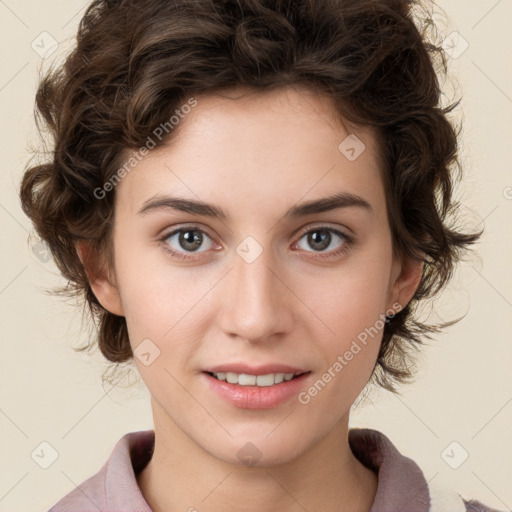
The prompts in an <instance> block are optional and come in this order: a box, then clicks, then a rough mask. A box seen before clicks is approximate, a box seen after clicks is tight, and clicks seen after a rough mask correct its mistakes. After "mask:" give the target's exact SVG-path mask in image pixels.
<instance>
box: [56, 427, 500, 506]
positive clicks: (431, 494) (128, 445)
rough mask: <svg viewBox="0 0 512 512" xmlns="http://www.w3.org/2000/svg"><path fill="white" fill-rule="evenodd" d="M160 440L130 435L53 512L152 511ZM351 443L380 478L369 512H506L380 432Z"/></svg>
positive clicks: (360, 434)
mask: <svg viewBox="0 0 512 512" xmlns="http://www.w3.org/2000/svg"><path fill="white" fill-rule="evenodd" d="M154 441H155V434H154V431H153V430H144V431H139V432H130V433H128V434H125V435H124V436H123V437H122V438H121V439H120V440H119V441H118V442H117V444H116V446H115V447H114V450H113V451H112V454H111V455H110V457H109V459H108V460H107V462H106V463H105V464H104V465H103V467H102V468H101V469H100V470H99V471H98V472H97V473H96V474H94V475H93V476H91V477H90V478H88V479H87V480H85V482H83V483H82V484H80V485H79V486H78V487H76V488H75V489H73V490H72V491H70V492H69V493H68V494H67V495H66V496H64V497H63V498H62V499H61V500H60V501H59V502H57V503H56V504H55V505H54V506H53V507H52V508H51V509H50V510H49V511H48V512H98V511H100V512H152V511H151V508H150V507H149V505H148V504H147V503H146V501H145V499H144V496H143V495H142V493H141V491H140V489H139V486H138V485H137V479H136V474H137V473H139V472H140V471H141V470H142V469H143V468H144V467H145V466H146V464H147V463H148V462H149V460H150V459H151V457H152V455H153V448H154ZM349 444H350V447H351V449H352V452H353V453H354V455H355V456H356V457H357V458H358V459H359V460H360V461H361V463H362V464H364V465H365V466H366V467H368V468H369V469H371V470H373V471H374V472H375V473H377V475H378V487H377V493H376V495H375V499H374V502H373V504H372V507H371V509H370V511H369V512H400V511H401V512H413V511H414V512H459V511H463V512H500V511H498V510H496V509H492V508H489V507H487V506H485V505H484V504H482V503H480V502H479V501H476V500H466V499H464V498H463V497H462V496H460V495H459V494H458V493H456V492H455V491H451V490H446V489H442V488H439V487H438V486H437V484H436V485H432V483H431V484H430V485H429V484H428V482H427V480H426V479H425V476H424V474H423V472H422V471H421V469H420V468H419V466H418V465H417V464H416V463H415V462H414V461H413V460H411V459H410V458H408V457H405V456H404V455H402V454H401V453H400V452H399V451H398V449H397V448H396V447H395V446H394V445H393V443H392V442H391V441H390V440H389V439H388V438H387V437H386V436H385V435H384V434H382V433H381V432H379V431H377V430H373V429H367V428H352V429H350V430H349Z"/></svg>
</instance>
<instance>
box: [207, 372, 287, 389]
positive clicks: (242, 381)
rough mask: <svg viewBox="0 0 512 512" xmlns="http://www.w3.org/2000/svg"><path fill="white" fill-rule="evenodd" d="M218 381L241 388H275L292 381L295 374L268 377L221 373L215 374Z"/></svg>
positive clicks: (277, 374)
mask: <svg viewBox="0 0 512 512" xmlns="http://www.w3.org/2000/svg"><path fill="white" fill-rule="evenodd" d="M213 376H214V377H216V378H217V379H218V380H224V381H227V382H229V383H230V384H238V385H239V386H262V387H265V386H273V385H274V384H280V383H281V382H283V381H287V380H292V379H293V377H294V376H295V374H294V373H269V374H267V375H248V374H247V373H233V372H219V373H213Z"/></svg>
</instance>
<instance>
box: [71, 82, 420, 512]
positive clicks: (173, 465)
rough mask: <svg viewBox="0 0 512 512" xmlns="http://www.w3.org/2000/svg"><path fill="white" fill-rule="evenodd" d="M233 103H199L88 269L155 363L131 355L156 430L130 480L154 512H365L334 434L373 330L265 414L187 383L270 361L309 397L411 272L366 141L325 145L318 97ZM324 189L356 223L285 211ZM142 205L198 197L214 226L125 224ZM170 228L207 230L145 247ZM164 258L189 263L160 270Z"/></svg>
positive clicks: (366, 491)
mask: <svg viewBox="0 0 512 512" xmlns="http://www.w3.org/2000/svg"><path fill="white" fill-rule="evenodd" d="M241 92H242V90H241V89H239V90H238V91H237V92H236V94H235V91H233V92H231V93H230V95H227V94H226V93H224V94H223V95H222V96H221V95H207V96H200V97H198V98H197V100H198V104H197V106H196V107H194V108H193V109H192V110H191V112H190V113H189V114H187V115H186V116H185V117H184V119H182V120H181V121H180V125H179V131H177V132H176V133H175V134H174V135H175V136H174V137H173V138H172V140H171V141H169V143H168V144H167V145H166V146H163V147H160V148H158V149H155V150H152V151H150V153H149V154H148V155H147V156H146V157H145V158H144V159H143V160H142V161H141V162H140V163H139V164H138V165H137V167H136V169H135V170H134V171H132V172H131V173H130V174H128V175H127V176H126V177H125V178H123V180H122V181H121V183H120V184H119V185H118V186H117V189H116V192H115V193H116V220H115V225H114V232H113V233H114V234H113V237H114V238H113V240H114V250H115V259H114V261H115V268H114V269H110V271H109V272H108V273H107V272H97V273H96V274H93V273H92V270H91V273H90V282H91V286H92V288H93V290H94V293H95V294H96V296H97V298H98V300H99V301H100V302H101V304H102V305H103V306H104V307H105V308H106V309H107V310H109V311H111V312H112V313H114V314H117V315H122V316H125V317H126V321H127V325H128V331H129V336H130V343H131V345H132V348H133V349H134V350H135V349H136V347H137V346H138V345H139V344H140V343H141V342H142V341H143V340H145V339H150V340H151V342H152V343H154V345H156V346H157V347H158V348H159V350H160V355H159V357H157V358H156V359H155V360H154V361H153V362H152V363H151V364H150V365H148V366H146V365H144V364H142V363H141V361H139V360H138V359H137V358H136V359H135V360H136V363H137V367H138V370H139V372H140V375H141V377H142V379H143V381H144V382H145V384H146V385H147V387H148V389H149V391H150V393H151V395H152V410H153V417H154V429H155V451H154V455H153V457H152V459H151V461H150V462H149V464H148V465H147V466H146V468H144V470H143V471H142V472H141V473H140V474H139V475H137V479H138V484H139V486H140V488H141V492H142V493H143V495H144V497H145V499H146V501H148V503H149V505H150V506H151V508H152V509H153V510H155V511H156V512H160V511H162V512H163V511H166V510H194V509H197V510H201V511H218V510H222V509H226V508H230V509H233V510H240V511H260V510H266V511H274V510H275V511H277V510H279V511H299V510H301V511H302V510H304V509H306V510H308V511H310V512H315V511H318V512H320V511H335V510H336V511H337V510H340V509H341V508H343V509H346V510H353V511H360V512H363V511H368V510H369V509H370V508H371V505H372V502H373V500H374V497H375V492H376V489H377V476H376V474H375V473H374V472H373V471H371V470H370V469H368V468H366V467H365V466H363V465H362V464H361V463H360V462H359V461H358V460H357V458H356V457H355V456H354V455H353V453H352V451H351V449H350V446H349V444H348V420H349V412H350V407H351V405H352V404H353V402H354V401H355V399H356V398H357V396H358V395H359V394H360V392H361V390H362V389H363V388H364V386H365V385H366V383H367V381H368V379H369V377H370V375H371V372H372V369H373V367H374V364H375V361H376V358H377V354H378V350H379V344H380V341H381V336H382V331H379V334H378V335H377V336H374V337H373V338H371V339H370V340H369V342H368V344H367V345H366V346H364V347H363V348H362V350H361V351H360V352H359V353H358V354H357V355H356V356H354V358H353V359H352V360H351V361H350V362H349V363H348V364H347V365H346V366H344V368H343V370H342V371H341V372H339V373H337V374H336V377H335V378H333V379H332V380H331V382H329V383H328V385H326V386H325V388H324V389H322V391H321V392H319V393H318V394H317V395H316V396H315V397H313V398H312V399H311V400H310V402H309V403H308V404H307V405H303V404H301V403H300V402H299V401H298V400H297V397H296V396H294V397H293V398H292V399H290V400H288V401H287V402H286V403H284V404H283V405H280V406H278V407H275V408H271V409H265V410H248V409H242V408H238V407H235V406H234V405H232V404H229V403H226V402H225V401H223V400H222V399H221V398H220V397H218V396H217V395H216V394H214V393H213V392H212V391H211V390H210V389H209V388H208V387H207V386H205V384H204V381H203V379H202V378H201V376H202V375H201V371H202V370H203V369H204V368H205V367H207V366H211V365H216V364H221V363H226V362H247V363H249V364H263V363H269V362H278V363H285V364H290V365H293V366H298V367H301V368H306V369H309V370H310V371H311V373H310V375H309V376H308V378H307V380H306V382H305V384H304V386H303V388H302V389H303V390H307V389H308V388H309V387H310V386H311V385H312V384H313V383H314V382H315V381H316V380H317V379H318V378H320V377H321V375H322V374H323V373H324V372H325V371H327V370H328V368H329V367H332V365H333V363H334V362H335V361H336V360H337V357H338V355H340V354H344V353H345V351H346V350H348V349H349V348H350V346H351V343H352V342H353V340H355V339H356V338H357V336H358V334H359V333H361V332H362V331H364V330H365V328H368V327H370V326H375V325H376V322H377V320H378V319H379V316H380V315H382V314H385V312H386V311H387V310H389V309H390V308H392V306H393V304H396V303H399V304H401V305H402V306H405V304H407V302H408V301H409V300H410V299H411V297H412V296H413V294H414V291H415V290H416V288H417V286H418V283H419V279H420V275H421V262H417V261H410V260H405V261H400V260H399V259H398V258H397V257H395V256H394V255H393V249H392V241H391V234H390V228H389V224H388V220H387V213H386V202H385V195H384V194H385V192H384V186H383V182H382V178H381V173H380V170H379V167H378V153H377V151H378V149H377V145H376V139H375V134H374V133H373V132H372V131H371V130H370V129H367V128H366V129H363V128H360V129H359V130H358V132H357V136H358V137H359V138H360V139H361V140H362V141H363V142H364V144H365V146H366V149H365V150H364V151H363V153H362V154H361V155H360V156H359V157H358V158H356V159H355V160H354V161H350V160H348V159H347V158H346V157H345V156H344V154H342V153H341V152H340V150H339V149H338V145H339V144H340V143H341V142H342V141H343V140H344V139H345V138H346V137H347V136H348V135H349V133H355V132H351V131H348V130H347V129H346V128H345V124H346V123H344V122H343V120H342V118H341V117H339V116H338V117H336V116H335V114H334V112H335V110H334V106H333V104H332V103H330V100H329V99H328V98H325V97H323V96H320V95H319V94H317V93H314V92H312V91H310V90H307V89H302V88H297V87H293V88H284V89H283V88H282V89H278V90H274V91H271V92H268V91H267V92H264V93H261V92H257V93H252V94H251V93H249V92H247V91H245V92H247V94H243V95H242V94H241ZM334 192H349V193H352V194H356V195H358V196H360V197H361V198H363V199H365V200H366V201H367V202H368V203H369V204H370V205H371V209H368V208H361V207H357V206H350V207H346V208H339V209H336V210H332V211H328V212H324V213H317V214H312V215H309V216H305V217H301V218H299V219H295V220H286V219H285V218H284V214H285V212H286V211H287V209H288V208H290V207H291V206H293V205H296V204H298V203H303V202H305V201H309V200H314V199H320V198H322V197H326V196H328V195H330V194H332V193H334ZM157 193H160V194H168V195H173V196H177V197H183V198H187V199H192V200H194V199H195V200H197V199H199V200H202V201H207V202H209V203H213V204H215V205H216V206H218V207H221V208H222V209H223V210H224V211H225V212H226V213H227V214H228V216H229V217H228V219H227V220H225V221H221V220H219V219H213V218H209V217H206V216H198V215H193V214H190V213H184V212H179V211H176V210H171V209H168V210H160V211H152V212H147V213H145V214H142V215H141V214H138V213H137V212H138V211H139V210H140V209H141V207H142V205H143V204H144V203H145V202H146V201H147V200H148V199H150V198H151V197H152V196H154V195H155V194H157ZM184 225H185V226H184ZM183 226H184V227H186V228H189V229H190V228H191V227H194V228H199V229H203V230H204V231H206V233H207V235H205V236H204V238H203V244H202V245H201V247H200V248H199V250H198V251H195V252H192V251H190V250H188V252H187V248H186V247H188V246H186V247H185V248H184V247H183V245H180V243H179V234H178V235H174V236H173V237H172V238H167V241H161V240H160V239H161V238H162V237H163V236H164V235H166V234H167V233H170V232H171V231H172V230H173V229H176V228H178V227H183ZM301 228H302V229H301ZM315 228H316V229H318V228H323V229H326V228H333V229H337V230H339V231H341V232H343V233H346V234H348V235H350V236H351V237H352V243H351V244H348V242H347V241H346V240H345V239H341V238H338V237H337V236H336V235H335V234H333V233H332V232H331V235H332V238H331V242H330V244H329V246H328V247H327V248H326V249H323V250H322V249H318V248H316V247H317V246H316V245H314V243H313V242H312V241H311V239H309V240H308V236H307V233H308V232H311V231H314V230H315ZM299 230H300V231H299ZM322 232H323V231H322ZM192 234H193V233H192ZM247 236H251V237H253V238H254V239H255V240H256V241H257V243H258V244H259V245H260V247H261V248H262V253H261V254H260V255H259V257H258V258H257V259H256V260H255V261H253V262H251V263H248V262H246V261H245V260H244V259H243V258H242V257H240V256H239V254H238V253H237V251H236V249H237V247H238V246H239V244H240V243H241V242H242V241H243V240H244V239H245V238H246V237H247ZM166 244H167V246H171V247H172V249H174V250H175V251H178V252H181V253H182V254H185V255H187V254H188V255H189V256H190V257H191V259H190V260H188V261H184V260H180V259H176V258H174V257H172V256H171V255H170V254H169V253H168V252H167V251H166V250H165V246H166ZM340 248H344V249H345V250H344V252H343V253H342V254H341V255H338V256H333V254H334V253H335V251H336V250H337V249H340ZM79 252H80V255H81V258H82V261H83V262H84V265H85V266H86V268H88V269H92V268H95V265H96V264H97V262H98V261H99V260H100V259H101V255H96V254H93V253H91V251H88V250H87V247H86V246H85V245H83V244H82V245H80V246H79ZM315 255H316V256H322V255H323V256H324V257H323V258H321V257H319V258H317V259H315ZM96 268H97V267H96ZM378 325H380V324H378ZM247 442H251V443H252V444H254V445H255V446H256V447H257V448H258V450H259V452H260V453H261V458H260V460H259V461H258V463H257V464H256V465H254V466H252V467H249V466H247V465H244V464H243V463H242V462H241V461H240V460H239V458H238V456H237V452H238V451H239V450H240V448H241V447H243V446H244V445H245V444H246V443H247ZM205 497H206V498H205ZM192 507H194V508H192Z"/></svg>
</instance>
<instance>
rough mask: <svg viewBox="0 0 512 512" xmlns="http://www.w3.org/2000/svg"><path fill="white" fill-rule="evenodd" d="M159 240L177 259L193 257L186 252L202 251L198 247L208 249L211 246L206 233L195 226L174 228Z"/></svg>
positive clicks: (211, 243) (210, 240)
mask: <svg viewBox="0 0 512 512" xmlns="http://www.w3.org/2000/svg"><path fill="white" fill-rule="evenodd" d="M161 241H162V242H163V243H164V248H165V249H166V250H167V251H169V252H170V253H171V255H172V256H174V257H177V258H178V259H194V258H191V257H190V256H187V254H186V253H195V252H204V251H201V250H200V249H201V248H203V249H205V250H208V249H211V248H212V246H213V242H212V239H211V238H210V237H209V236H208V234H207V233H206V232H205V231H203V230H202V229H199V228H196V227H182V228H180V229H175V230H174V231H171V232H170V233H167V234H166V235H165V236H163V237H162V238H161ZM208 241H209V242H208ZM205 246H206V247H205Z"/></svg>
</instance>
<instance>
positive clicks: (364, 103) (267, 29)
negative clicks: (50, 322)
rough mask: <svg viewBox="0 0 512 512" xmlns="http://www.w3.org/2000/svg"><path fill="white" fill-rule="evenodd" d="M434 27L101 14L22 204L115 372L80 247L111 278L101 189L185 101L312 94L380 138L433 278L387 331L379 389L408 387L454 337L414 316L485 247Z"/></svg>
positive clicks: (384, 21)
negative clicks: (464, 189) (471, 215)
mask: <svg viewBox="0 0 512 512" xmlns="http://www.w3.org/2000/svg"><path fill="white" fill-rule="evenodd" d="M432 28H434V29H435V24H434V22H433V18H432V15H431V14H430V13H429V9H428V6H427V4H426V0H425V2H423V3H422V2H421V1H420V0H418V1H413V0H343V1H342V0H193V1H192V0H184V1H178V0H144V1H137V0H124V1H123V0H118V1H113V0H111V1H106V0H96V1H94V2H93V3H92V4H91V5H90V6H89V7H88V9H87V11H86V13H85V15H84V17H83V19H82V20H81V22H80V26H79V30H78V35H77V44H76V46H75V47H74V48H73V50H72V51H71V52H70V53H69V55H68V56H67V57H66V60H65V62H64V64H63V65H62V66H59V67H57V68H56V69H51V70H49V71H48V72H47V73H46V75H45V76H44V77H43V78H42V79H41V82H40V84H39V88H38V91H37V96H36V119H37V121H38V125H39V127H40V129H41V128H42V127H45V128H48V129H49V130H50V132H51V135H52V140H53V142H54V151H53V153H52V155H51V159H50V160H48V161H46V162H43V163H40V164H38V165H33V166H31V167H30V166H27V169H26V171H25V174H24V176H23V179H22V183H21V188H20V198H21V204H22V208H23V210H24V212H25V213H26V214H27V215H28V217H29V218H30V219H31V220H32V222H33V223H34V225H35V229H36V231H37V233H38V235H39V236H40V237H41V238H42V239H43V240H44V241H45V242H46V244H47V245H48V247H49V249H50V251H51V253H52V255H53V258H54V261H55V262H56V265H57V266H58V268H59V270H60V271H61V273H62V275H63V276H64V277H65V278H66V279H67V280H68V284H67V286H66V287H64V288H61V289H59V290H56V292H57V293H64V294H70V295H73V296H79V295H81V294H83V295H84V299H85V301H86V303H87V304H88V306H89V310H90V313H91V314H92V317H93V319H94V320H95V321H96V322H97V326H98V340H97V343H98V345H99V348H100V350H101V352H102V353H103V355H104V356H105V357H106V358H107V359H108V360H109V361H111V362H113V363H121V362H124V361H128V360H130V359H131V358H132V357H133V354H132V350H131V347H130V343H129V339H128V332H127V326H126V321H125V318H124V317H121V316H116V315H114V314H112V313H110V312H109V311H107V310H105V309H104V308H103V307H102V306H101V304H100V303H99V302H98V300H97V298H96V297H95V295H94V293H93V291H92V289H91V287H90V285H89V282H88V278H87V275H86V272H85V269H84V266H83V265H82V263H81V260H80V258H79V256H78V254H77V249H76V244H77V242H79V241H87V242H89V243H90V244H91V247H92V248H94V249H95V250H98V251H100V253H101V254H104V255H105V257H106V261H107V262H108V265H109V266H110V268H114V267H113V263H114V262H113V257H112V247H111V244H112V239H111V234H112V232H111V231H112V226H113V222H112V221H113V218H114V198H115V190H113V191H112V192H111V193H108V194H104V197H102V198H101V199H99V198H98V194H97V192H96V193H95V190H96V191H97V190H98V188H101V187H103V186H104V184H105V183H106V182H108V181H109V180H110V179H111V178H112V176H114V174H115V173H116V171H118V170H119V166H120V165H121V163H122V160H123V155H125V154H126V151H127V150H133V149H134V148H140V147H141V146H143V145H144V144H146V142H147V140H148V137H150V136H151V135H152V134H153V133H154V130H155V127H158V126H161V125H163V124H164V123H166V122H167V121H168V120H169V118H170V116H171V115H172V114H173V113H174V112H175V111H176V109H177V108H178V107H179V106H180V105H183V104H184V103H186V101H187V98H190V97H191V96H193V95H200V94H208V93H215V92H219V91H221V90H225V89H228V88H229V89H231V88H233V87H236V86H239V87H249V88H252V89H254V90H255V91H262V90H267V89H271V88H275V87H285V86H294V85H303V86H306V87H309V88H310V89H312V90H314V91H315V92H318V93H322V94H327V95H328V96H329V97H330V98H332V99H333V100H334V103H335V105H336V109H337V111H338V112H339V114H340V115H342V116H343V119H344V120H348V122H350V123H354V124H356V125H357V124H359V125H363V126H364V125H367V126H372V127H374V128H375V129H376V133H377V134H378V139H379V150H380V151H379V158H380V159H381V164H382V173H383V176H384V182H385V188H386V196H387V209H388V216H389V223H390V226H391V232H392V237H393V243H394V248H395V250H396V252H397V254H400V255H401V256H402V257H412V258H421V259H423V260H424V267H423V274H422V278H421V282H420V285H419V287H418V289H417V291H416V293H415V295H414V297H413V299H412V300H411V301H410V302H409V304H408V305H407V306H406V307H405V308H404V309H403V310H401V311H400V312H399V313H397V314H396V315H395V316H393V317H392V318H390V319H388V321H387V322H386V325H385V328H384V333H383V339H382V343H381V348H380V353H379V355H378V359H377V361H376V365H375V368H374V371H373V373H372V379H374V381H375V382H376V383H377V384H379V385H381V386H382V387H384V388H386V389H388V390H391V391H396V387H395V384H397V383H402V382H406V381H409V380H410V379H411V377H412V374H413V372H412V369H411V364H410V363H411V361H412V359H411V357H410V356H411V353H412V352H413V350H412V349H413V348H414V349H416V348H418V346H419V345H421V344H422V343H423V342H424V340H425V339H426V338H430V337H431V335H432V333H433V332H437V331H439V330H440V328H442V327H445V326H446V325H448V324H441V325H430V324H426V323H422V322H421V321H420V320H419V319H418V318H417V317H416V311H417V305H418V304H419V303H420V301H422V300H423V299H426V298H430V297H433V296H434V295H436V294H437V293H438V292H439V291H440V290H441V289H442V288H443V287H444V286H445V285H446V284H447V282H448V281H449V279H450V277H451V275H452V273H453V271H454V269H455V266H456V263H457V262H458V261H459V260H460V259H461V257H462V254H463V252H464V251H465V250H467V249H468V246H469V245H470V244H472V243H473V242H475V241H476V240H477V239H478V237H479V236H480V235H481V232H478V233H477V232H471V233H463V232H462V231H460V230H457V229H456V228H455V227H454V226H455V223H453V222H451V221H450V222H449V219H453V218H454V217H453V214H454V211H455V209H456V207H457V203H456V202H455V201H454V198H453V186H454V184H455V181H456V179H460V177H461V176H460V171H461V165H460V162H459V158H458V153H457V151H458V136H459V132H458V131H457V130H456V128H455V127H454V126H453V124H452V121H450V119H449V116H448V115H447V114H448V113H449V112H451V111H452V110H453V109H454V108H455V107H456V106H457V105H458V104H459V103H460V99H459V100H458V101H456V102H454V103H452V104H451V105H448V106H445V107H444V108H443V107H442V105H441V96H442V93H441V87H440V84H439V80H438V77H439V75H440V74H446V73H447V64H446V60H447V59H446V56H445V52H444V50H443V47H442V43H441V42H439V41H437V43H436V42H435V41H434V40H433V38H430V39H429V37H428V33H429V30H430V29H432ZM167 131H168V130H167ZM168 132H169V133H166V134H165V137H162V139H161V140H159V141H158V143H159V144H162V143H165V142H166V140H168V139H169V138H170V137H172V136H173V135H174V131H168ZM95 344H96V341H95V342H93V343H91V346H92V345H95ZM79 350H80V349H79Z"/></svg>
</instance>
